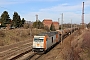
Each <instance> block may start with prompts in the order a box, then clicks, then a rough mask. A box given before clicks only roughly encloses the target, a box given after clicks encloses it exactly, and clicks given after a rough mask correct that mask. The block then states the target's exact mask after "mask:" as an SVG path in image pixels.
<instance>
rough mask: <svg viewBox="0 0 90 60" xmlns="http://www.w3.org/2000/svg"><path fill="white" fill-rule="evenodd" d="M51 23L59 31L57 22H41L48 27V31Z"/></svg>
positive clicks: (45, 20)
mask: <svg viewBox="0 0 90 60" xmlns="http://www.w3.org/2000/svg"><path fill="white" fill-rule="evenodd" d="M52 23H53V24H54V26H55V29H56V30H58V29H59V23H58V22H53V21H52V20H51V19H44V20H43V24H44V26H48V27H49V29H50V27H51V24H52Z"/></svg>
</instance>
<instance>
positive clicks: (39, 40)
mask: <svg viewBox="0 0 90 60" xmlns="http://www.w3.org/2000/svg"><path fill="white" fill-rule="evenodd" d="M34 41H35V42H43V39H34Z"/></svg>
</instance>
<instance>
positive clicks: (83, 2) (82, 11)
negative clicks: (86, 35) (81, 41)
mask: <svg viewBox="0 0 90 60" xmlns="http://www.w3.org/2000/svg"><path fill="white" fill-rule="evenodd" d="M82 29H84V2H83V7H82Z"/></svg>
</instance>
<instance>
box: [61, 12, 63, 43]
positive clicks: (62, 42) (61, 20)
mask: <svg viewBox="0 0 90 60" xmlns="http://www.w3.org/2000/svg"><path fill="white" fill-rule="evenodd" d="M62 28H63V13H62V20H61V44H62V43H63V30H62Z"/></svg>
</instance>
